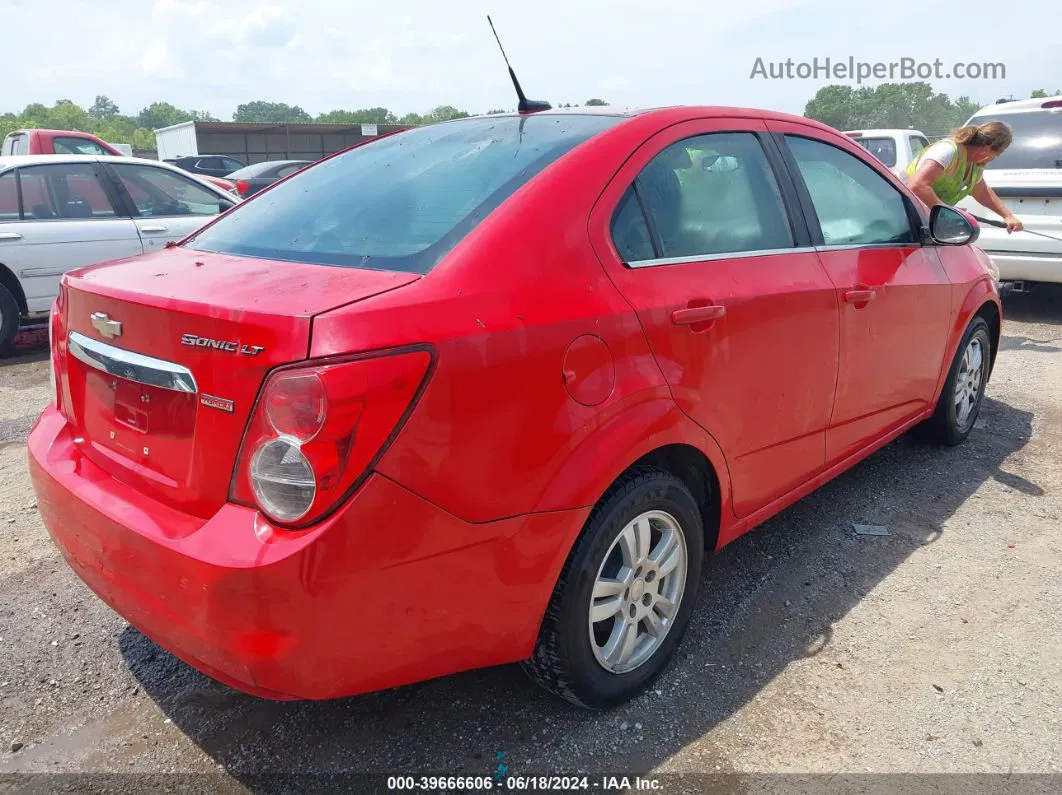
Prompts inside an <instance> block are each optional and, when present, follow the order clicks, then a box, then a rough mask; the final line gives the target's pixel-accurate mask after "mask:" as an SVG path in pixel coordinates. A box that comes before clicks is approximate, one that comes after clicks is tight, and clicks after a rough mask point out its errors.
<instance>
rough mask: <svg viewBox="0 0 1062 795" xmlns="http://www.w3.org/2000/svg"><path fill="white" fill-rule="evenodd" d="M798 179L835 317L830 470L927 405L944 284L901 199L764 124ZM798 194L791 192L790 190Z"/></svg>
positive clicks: (794, 132) (838, 156)
mask: <svg viewBox="0 0 1062 795" xmlns="http://www.w3.org/2000/svg"><path fill="white" fill-rule="evenodd" d="M770 126H771V127H772V128H773V129H775V130H776V131H778V132H780V133H784V144H783V145H784V146H786V147H787V148H788V151H789V152H790V153H791V155H792V162H794V163H795V169H796V171H797V172H798V173H799V175H800V177H801V178H802V180H803V184H804V186H806V189H807V192H806V193H805V194H804V195H805V198H806V200H809V201H810V204H811V205H812V208H811V209H809V210H808V211H807V213H806V215H807V216H808V217H809V222H810V223H811V224H812V226H813V227H814V228H813V229H812V234H813V235H816V244H817V247H818V251H819V257H820V259H821V260H822V264H823V266H824V267H825V268H826V271H827V272H828V273H829V275H830V278H831V279H832V280H833V283H834V285H835V286H836V288H837V293H838V300H839V304H840V308H841V366H840V374H839V377H838V379H837V397H836V402H835V404H834V408H833V415H832V419H831V422H830V430H829V432H828V433H827V435H826V460H827V463H834V462H836V461H839V460H841V459H843V458H845V457H846V456H848V455H850V454H852V453H855V452H857V451H858V450H860V449H861V448H863V447H865V446H866V445H867V444H870V443H872V442H873V441H875V440H876V439H879V438H880V437H881V436H882V435H885V434H887V433H889V432H890V431H892V430H894V429H895V428H897V427H899V426H900V425H903V424H904V423H906V422H908V421H909V420H910V419H912V418H913V417H915V416H916V415H917V414H919V413H920V412H923V411H924V410H925V409H926V408H927V407H928V406H929V405H930V403H931V401H932V400H933V398H934V394H935V391H936V386H937V380H938V377H939V375H940V368H941V362H942V361H943V359H944V351H945V346H946V345H947V338H948V329H949V327H950V322H951V303H952V299H951V290H952V288H951V283H950V281H949V280H948V277H947V274H946V273H945V271H944V268H943V266H942V265H941V262H940V259H939V257H938V256H937V252H936V250H935V249H934V248H932V247H923V246H922V244H921V237H922V236H921V233H920V229H919V226H920V224H919V222H918V216H917V214H916V213H915V211H914V210H913V207H911V206H910V205H909V201H908V199H907V198H906V197H905V196H904V195H903V193H901V192H900V190H898V189H897V188H896V187H895V186H894V185H893V184H892V183H891V182H890V181H889V180H888V179H887V178H886V177H885V176H884V175H882V174H881V173H879V172H878V170H877V169H876V168H873V167H871V165H869V164H868V163H867V162H865V161H864V160H863V159H861V158H859V157H856V156H855V155H854V154H852V153H849V152H847V151H845V150H843V149H841V148H839V147H837V146H833V145H831V144H828V143H825V142H823V141H820V140H816V139H813V138H810V137H805V135H801V134H800V133H801V132H804V133H807V132H808V130H807V129H806V128H801V127H800V125H795V124H785V123H776V122H771V123H770ZM798 187H799V186H798Z"/></svg>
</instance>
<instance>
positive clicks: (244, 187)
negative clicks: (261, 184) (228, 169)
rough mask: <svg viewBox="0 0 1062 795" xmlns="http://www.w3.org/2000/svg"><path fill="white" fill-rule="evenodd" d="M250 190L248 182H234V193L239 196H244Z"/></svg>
mask: <svg viewBox="0 0 1062 795" xmlns="http://www.w3.org/2000/svg"><path fill="white" fill-rule="evenodd" d="M250 189H251V183H250V182H247V181H246V180H242V179H241V180H237V181H236V192H237V193H238V194H239V195H240V196H242V195H243V194H245V193H246V192H247V191H249V190H250Z"/></svg>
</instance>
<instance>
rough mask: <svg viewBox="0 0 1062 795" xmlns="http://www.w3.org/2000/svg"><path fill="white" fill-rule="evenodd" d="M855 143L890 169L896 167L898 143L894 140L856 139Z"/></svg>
mask: <svg viewBox="0 0 1062 795" xmlns="http://www.w3.org/2000/svg"><path fill="white" fill-rule="evenodd" d="M855 142H856V143H857V144H859V145H860V146H862V147H863V148H864V149H866V150H867V151H868V152H870V154H872V155H874V157H876V158H877V159H878V160H880V161H881V162H882V163H884V164H885V165H886V166H888V167H889V168H892V167H893V166H895V165H896V141H894V140H893V139H892V138H856V139H855ZM916 151H917V150H916Z"/></svg>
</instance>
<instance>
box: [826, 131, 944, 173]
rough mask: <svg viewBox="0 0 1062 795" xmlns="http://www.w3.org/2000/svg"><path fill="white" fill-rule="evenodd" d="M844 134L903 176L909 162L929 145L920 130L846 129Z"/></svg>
mask: <svg viewBox="0 0 1062 795" xmlns="http://www.w3.org/2000/svg"><path fill="white" fill-rule="evenodd" d="M844 134H845V135H847V136H849V137H850V138H852V139H853V140H854V141H855V142H856V143H857V144H859V145H860V146H862V147H863V148H864V149H866V150H867V151H868V152H870V153H871V154H872V155H874V157H876V158H877V159H878V160H880V161H881V162H882V163H884V164H885V165H886V166H887V167H888V168H889V170H890V171H892V173H893V174H896V175H897V176H903V172H904V169H906V168H907V165H908V163H910V162H911V161H912V160H914V159H915V157H916V156H917V155H918V153H919V152H921V151H922V150H923V149H924V148H925V147H927V146H929V140H928V139H927V138H926V137H925V135H923V134H922V133H921V132H919V131H918V130H845V131H844Z"/></svg>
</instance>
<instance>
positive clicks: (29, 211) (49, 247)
mask: <svg viewBox="0 0 1062 795" xmlns="http://www.w3.org/2000/svg"><path fill="white" fill-rule="evenodd" d="M14 178H15V179H16V185H15V187H16V191H17V195H18V196H20V198H21V203H20V213H19V216H18V219H17V220H11V221H7V222H4V223H3V224H2V227H3V228H2V229H0V262H3V263H4V264H5V265H6V266H7V267H8V268H9V269H10V270H11V271H13V272H14V274H15V275H16V276H17V277H18V279H19V281H20V282H21V284H22V289H23V292H24V293H25V295H26V304H27V308H28V310H29V311H30V312H43V311H46V310H47V309H48V308H49V307H50V306H51V304H52V301H54V300H55V296H56V295H57V293H58V292H59V277H60V276H62V274H64V273H65V272H66V271H68V270H71V269H73V268H79V267H81V266H83V265H92V264H94V263H97V262H105V261H107V260H112V259H118V258H121V257H128V256H132V255H134V254H140V253H141V252H142V251H143V248H142V247H141V245H140V237H139V236H138V235H137V231H136V227H135V226H134V224H133V222H132V220H131V219H130V218H128V217H123V215H122V211H121V210H120V209H119V206H120V205H118V204H117V203H116V201H115V197H114V196H113V194H112V192H111V191H110V190H109V188H108V187H107V186H106V185H105V184H104V183H103V182H101V181H100V179H99V176H98V174H97V169H96V165H95V164H93V163H58V164H55V165H40V166H25V167H23V168H20V169H17V170H16V172H15V175H14Z"/></svg>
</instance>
